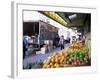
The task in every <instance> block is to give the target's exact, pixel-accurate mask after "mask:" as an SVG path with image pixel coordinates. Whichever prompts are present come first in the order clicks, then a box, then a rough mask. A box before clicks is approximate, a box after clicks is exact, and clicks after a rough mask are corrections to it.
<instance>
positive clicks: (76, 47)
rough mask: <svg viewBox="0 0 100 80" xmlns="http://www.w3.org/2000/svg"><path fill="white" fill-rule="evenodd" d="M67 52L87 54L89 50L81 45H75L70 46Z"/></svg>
mask: <svg viewBox="0 0 100 80" xmlns="http://www.w3.org/2000/svg"><path fill="white" fill-rule="evenodd" d="M67 51H68V53H70V52H76V51H79V52H82V53H84V54H87V53H88V51H89V49H88V48H87V47H86V46H85V45H82V44H81V43H73V44H71V45H70V47H69V48H68V50H67Z"/></svg>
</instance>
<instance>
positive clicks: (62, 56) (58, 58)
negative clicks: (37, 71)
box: [43, 51, 67, 68]
mask: <svg viewBox="0 0 100 80" xmlns="http://www.w3.org/2000/svg"><path fill="white" fill-rule="evenodd" d="M66 57H67V53H65V52H64V51H60V52H57V53H54V54H53V55H52V56H50V57H48V59H47V60H45V61H44V62H43V63H44V65H43V68H58V67H64V64H65V60H66Z"/></svg>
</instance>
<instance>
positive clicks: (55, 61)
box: [27, 42, 91, 69]
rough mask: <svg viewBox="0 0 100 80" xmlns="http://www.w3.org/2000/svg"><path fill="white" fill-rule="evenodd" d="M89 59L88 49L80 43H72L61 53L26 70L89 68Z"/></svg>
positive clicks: (53, 54)
mask: <svg viewBox="0 0 100 80" xmlns="http://www.w3.org/2000/svg"><path fill="white" fill-rule="evenodd" d="M90 65H91V57H90V50H89V48H88V47H87V46H86V45H85V44H84V45H83V44H82V43H79V42H74V43H72V44H70V45H69V47H67V48H64V49H63V50H61V51H56V52H54V53H52V54H51V55H50V56H49V57H47V59H45V60H44V61H40V62H36V63H33V64H30V65H28V67H27V69H36V68H43V69H46V68H61V67H80V66H90Z"/></svg>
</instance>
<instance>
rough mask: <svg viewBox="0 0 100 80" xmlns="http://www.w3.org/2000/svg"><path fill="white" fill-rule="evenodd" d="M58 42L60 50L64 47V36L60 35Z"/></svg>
mask: <svg viewBox="0 0 100 80" xmlns="http://www.w3.org/2000/svg"><path fill="white" fill-rule="evenodd" d="M59 44H60V48H61V50H62V49H64V36H63V35H62V36H61V37H60V41H59Z"/></svg>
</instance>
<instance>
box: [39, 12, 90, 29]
mask: <svg viewBox="0 0 100 80" xmlns="http://www.w3.org/2000/svg"><path fill="white" fill-rule="evenodd" d="M39 12H40V13H42V14H44V15H46V16H47V17H49V18H51V19H53V20H55V21H56V22H58V23H60V24H62V25H63V26H65V27H80V26H84V24H85V23H86V22H87V21H89V22H88V23H90V14H89V13H71V12H54V11H39Z"/></svg>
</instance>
